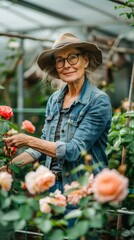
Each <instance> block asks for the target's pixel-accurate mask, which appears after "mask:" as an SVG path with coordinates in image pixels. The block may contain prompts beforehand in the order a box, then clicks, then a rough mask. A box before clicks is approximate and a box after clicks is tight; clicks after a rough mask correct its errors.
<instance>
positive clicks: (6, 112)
mask: <svg viewBox="0 0 134 240" xmlns="http://www.w3.org/2000/svg"><path fill="white" fill-rule="evenodd" d="M0 116H1V117H3V118H5V119H6V120H8V119H10V118H11V117H12V116H13V111H12V108H10V107H8V106H0Z"/></svg>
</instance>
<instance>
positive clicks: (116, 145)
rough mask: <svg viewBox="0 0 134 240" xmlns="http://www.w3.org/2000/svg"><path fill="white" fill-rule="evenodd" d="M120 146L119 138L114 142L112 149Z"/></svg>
mask: <svg viewBox="0 0 134 240" xmlns="http://www.w3.org/2000/svg"><path fill="white" fill-rule="evenodd" d="M120 144H121V138H120V137H119V138H117V140H116V141H115V143H114V148H115V149H118V148H119V146H120Z"/></svg>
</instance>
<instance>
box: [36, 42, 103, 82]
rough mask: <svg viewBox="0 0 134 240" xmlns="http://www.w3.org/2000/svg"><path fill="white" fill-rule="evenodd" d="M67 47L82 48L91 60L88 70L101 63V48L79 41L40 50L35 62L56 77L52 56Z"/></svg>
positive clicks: (92, 69)
mask: <svg viewBox="0 0 134 240" xmlns="http://www.w3.org/2000/svg"><path fill="white" fill-rule="evenodd" d="M68 48H82V49H84V50H85V51H86V52H87V53H88V55H89V58H90V60H91V59H92V61H91V64H90V63H89V67H88V69H89V70H90V71H94V70H96V68H98V67H99V65H100V64H101V63H102V52H101V50H100V49H99V48H98V47H97V46H96V45H95V44H93V43H90V42H80V43H78V42H77V43H69V44H66V45H64V46H62V47H58V48H54V49H48V50H45V51H44V52H42V53H41V54H40V56H39V58H38V60H37V63H38V65H39V67H40V68H41V70H42V71H46V72H47V73H48V74H49V75H50V76H52V77H56V78H58V74H57V71H56V69H55V67H54V66H53V62H52V61H53V57H54V54H55V53H56V52H58V51H59V50H63V49H68Z"/></svg>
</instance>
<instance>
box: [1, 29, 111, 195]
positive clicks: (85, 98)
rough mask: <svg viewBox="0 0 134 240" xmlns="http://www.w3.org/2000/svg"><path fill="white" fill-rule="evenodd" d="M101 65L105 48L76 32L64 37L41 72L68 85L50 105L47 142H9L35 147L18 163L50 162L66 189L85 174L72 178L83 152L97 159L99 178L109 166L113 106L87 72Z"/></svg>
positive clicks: (20, 137)
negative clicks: (108, 144)
mask: <svg viewBox="0 0 134 240" xmlns="http://www.w3.org/2000/svg"><path fill="white" fill-rule="evenodd" d="M101 63H102V53H101V51H100V49H98V47H97V46H96V45H94V44H93V43H89V42H83V41H81V40H80V39H79V38H77V37H76V36H74V35H73V34H71V33H64V34H62V35H60V36H59V37H58V38H57V40H56V41H55V42H54V44H53V46H52V48H51V49H49V50H45V51H44V52H43V53H42V54H41V55H40V56H39V59H38V65H39V67H40V68H41V69H42V70H43V71H45V72H47V73H48V74H49V75H50V76H52V77H54V78H59V79H60V80H62V81H63V82H65V83H66V86H65V87H64V88H63V89H60V90H58V91H56V92H55V93H53V94H52V96H51V97H50V99H49V101H48V104H47V107H46V117H45V124H44V127H43V130H42V136H41V139H39V138H36V137H33V136H29V135H26V134H22V133H20V134H17V135H14V136H11V137H8V138H6V139H5V142H6V145H7V146H9V147H11V146H15V147H17V148H20V147H23V146H28V147H30V148H29V149H28V150H26V151H25V152H23V153H22V154H20V155H19V156H17V157H15V158H14V159H13V160H12V163H13V162H14V163H17V162H19V163H20V161H21V162H22V165H24V164H27V163H31V162H34V161H35V160H39V161H40V160H41V159H43V160H45V165H46V167H48V168H50V169H51V170H52V171H53V172H54V173H55V175H56V179H57V182H60V184H59V185H58V188H60V190H63V185H64V184H66V183H68V184H70V183H71V182H72V181H74V180H77V178H78V177H79V176H80V175H81V174H83V173H82V172H79V173H76V174H71V170H72V169H74V168H76V167H77V166H78V165H79V164H81V163H83V158H82V151H86V152H87V153H89V154H91V156H92V161H91V163H92V164H96V168H95V169H94V174H97V173H98V172H99V171H101V170H102V169H103V168H105V167H106V166H107V157H106V154H105V148H106V142H107V134H108V131H109V128H110V123H111V104H110V100H109V97H108V96H107V94H106V93H104V92H102V91H101V90H99V89H98V88H97V87H95V86H94V85H93V84H92V83H91V82H90V81H89V80H88V78H87V75H86V72H87V70H90V71H93V70H95V69H96V68H97V67H98V66H99V65H100V64H101ZM60 80H59V81H60ZM56 187H57V186H56Z"/></svg>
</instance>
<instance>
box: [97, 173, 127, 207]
mask: <svg viewBox="0 0 134 240" xmlns="http://www.w3.org/2000/svg"><path fill="white" fill-rule="evenodd" d="M93 193H94V198H95V199H96V200H97V201H98V202H101V203H105V202H112V203H118V202H120V201H122V200H123V199H125V197H126V196H127V194H128V179H127V178H126V177H124V176H123V175H121V174H120V173H119V172H118V171H117V170H115V169H113V170H110V169H103V170H102V171H101V172H100V173H99V174H97V175H96V177H95V180H94V183H93Z"/></svg>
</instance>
